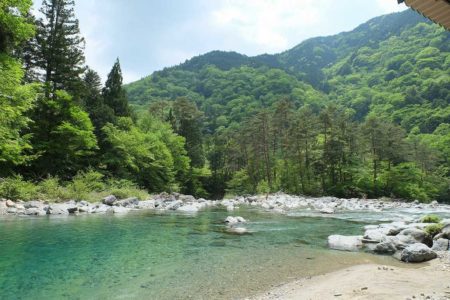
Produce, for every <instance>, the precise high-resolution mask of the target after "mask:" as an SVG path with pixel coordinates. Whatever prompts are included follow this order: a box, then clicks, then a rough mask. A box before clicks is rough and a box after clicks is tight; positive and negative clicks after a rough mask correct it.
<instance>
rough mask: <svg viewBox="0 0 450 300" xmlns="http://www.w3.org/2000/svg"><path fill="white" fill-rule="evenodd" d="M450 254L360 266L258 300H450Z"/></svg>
mask: <svg viewBox="0 0 450 300" xmlns="http://www.w3.org/2000/svg"><path fill="white" fill-rule="evenodd" d="M449 278H450V252H449V251H446V252H439V258H438V259H435V260H433V261H430V262H428V263H426V264H421V265H413V266H411V265H405V267H398V266H396V267H391V266H383V265H377V264H363V265H356V266H352V267H349V268H344V269H342V270H339V271H335V272H331V273H327V274H324V275H318V276H314V277H311V278H303V279H300V280H297V281H294V282H290V283H287V284H284V285H281V286H278V287H276V288H274V289H271V290H269V291H266V292H264V293H262V294H260V295H257V296H255V297H254V298H252V300H274V299H283V300H285V299H286V300H288V299H321V300H326V299H371V300H374V299H380V300H381V299H383V300H384V299H390V300H393V299H402V300H405V299H411V300H412V299H436V300H438V299H439V300H440V299H450V282H449V280H448V279H449Z"/></svg>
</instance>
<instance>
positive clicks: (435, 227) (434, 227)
mask: <svg viewBox="0 0 450 300" xmlns="http://www.w3.org/2000/svg"><path fill="white" fill-rule="evenodd" d="M442 228H444V224H441V223H436V224H430V225H428V226H427V227H425V232H426V233H428V234H429V235H431V236H432V237H434V236H435V235H437V234H439V233H440V232H441V230H442Z"/></svg>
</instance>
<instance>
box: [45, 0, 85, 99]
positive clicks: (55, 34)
mask: <svg viewBox="0 0 450 300" xmlns="http://www.w3.org/2000/svg"><path fill="white" fill-rule="evenodd" d="M74 5H75V2H74V0H44V1H43V2H42V7H41V9H40V12H41V13H42V14H43V18H41V19H39V20H38V23H37V24H38V25H37V35H36V40H37V45H38V51H37V52H38V57H37V67H39V68H40V69H42V70H43V71H44V82H45V83H46V96H47V97H49V96H51V97H53V98H56V97H57V96H56V91H57V90H66V91H67V92H69V94H71V95H72V96H73V97H75V98H76V97H77V96H78V92H79V91H80V89H81V88H82V84H81V79H80V75H81V74H82V73H83V72H84V69H85V68H84V66H83V65H84V53H83V50H84V39H83V38H82V37H81V36H80V29H79V26H78V20H77V19H76V18H75V14H74ZM75 100H78V99H75Z"/></svg>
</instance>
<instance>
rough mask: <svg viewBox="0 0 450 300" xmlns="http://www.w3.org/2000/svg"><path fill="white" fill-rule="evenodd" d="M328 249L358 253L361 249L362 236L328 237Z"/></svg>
mask: <svg viewBox="0 0 450 300" xmlns="http://www.w3.org/2000/svg"><path fill="white" fill-rule="evenodd" d="M328 247H330V248H331V249H335V250H343V251H358V250H359V249H361V248H362V247H363V243H362V236H344V235H330V236H329V237H328Z"/></svg>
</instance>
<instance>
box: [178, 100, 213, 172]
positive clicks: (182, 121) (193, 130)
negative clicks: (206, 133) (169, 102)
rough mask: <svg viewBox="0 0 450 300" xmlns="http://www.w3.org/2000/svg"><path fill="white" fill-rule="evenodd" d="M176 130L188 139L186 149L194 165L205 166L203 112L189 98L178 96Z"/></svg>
mask: <svg viewBox="0 0 450 300" xmlns="http://www.w3.org/2000/svg"><path fill="white" fill-rule="evenodd" d="M173 116H174V118H175V128H174V130H175V132H176V133H178V134H179V135H181V136H182V137H184V138H185V139H186V150H187V153H188V156H189V158H190V159H191V165H192V166H193V167H199V168H201V167H203V165H204V164H205V155H204V151H203V143H202V142H203V138H202V128H201V124H202V123H201V117H202V114H201V113H200V111H199V110H198V109H197V106H196V105H195V104H194V103H192V102H191V101H189V100H188V99H187V98H178V99H177V100H176V101H175V102H174V104H173Z"/></svg>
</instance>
